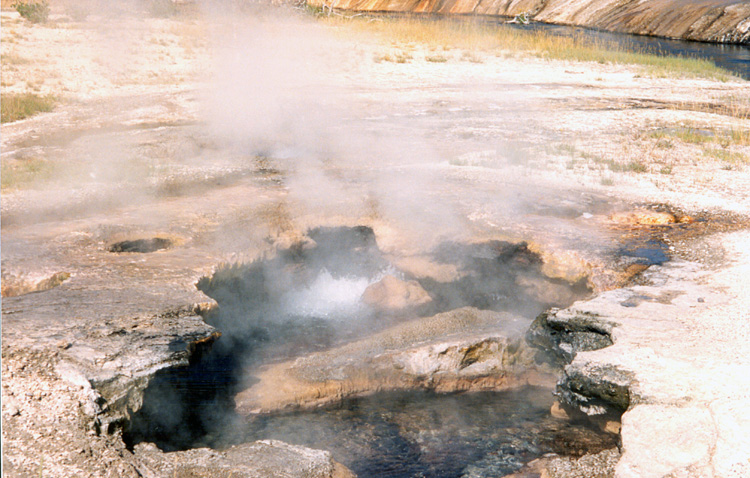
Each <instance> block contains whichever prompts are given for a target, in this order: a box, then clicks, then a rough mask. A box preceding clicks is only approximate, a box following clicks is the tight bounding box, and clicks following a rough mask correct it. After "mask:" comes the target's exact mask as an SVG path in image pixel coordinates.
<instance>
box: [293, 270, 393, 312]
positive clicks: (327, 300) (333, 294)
mask: <svg viewBox="0 0 750 478" xmlns="http://www.w3.org/2000/svg"><path fill="white" fill-rule="evenodd" d="M380 278H381V277H372V278H368V277H355V276H346V277H333V275H331V273H330V272H328V271H327V270H326V269H323V270H322V271H321V272H320V274H318V277H316V278H315V280H314V281H313V282H312V283H310V284H309V285H308V286H306V287H304V288H301V289H296V290H292V291H288V292H286V293H284V295H282V297H281V303H282V304H283V312H284V313H285V314H289V315H302V316H310V317H319V318H338V317H341V316H350V315H351V314H355V313H357V312H358V311H359V310H360V308H361V307H362V303H361V301H360V298H361V297H362V294H363V293H364V291H365V289H367V287H368V286H369V285H370V284H372V283H373V282H376V281H378V280H380Z"/></svg>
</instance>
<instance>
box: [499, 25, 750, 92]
mask: <svg viewBox="0 0 750 478" xmlns="http://www.w3.org/2000/svg"><path fill="white" fill-rule="evenodd" d="M495 22H496V23H497V22H498V21H497V20H495ZM503 26H507V27H511V28H522V29H526V30H534V31H544V32H547V33H550V34H553V35H560V36H570V37H581V38H584V39H586V40H591V41H594V42H596V43H599V44H604V45H611V46H613V47H618V48H621V49H624V50H629V51H634V52H642V53H650V54H654V55H659V56H682V57H686V58H697V59H703V60H709V61H712V62H714V63H715V64H716V65H718V66H720V67H721V68H724V69H725V70H728V71H731V72H732V73H735V74H737V75H739V76H740V77H742V78H744V79H747V80H750V46H747V45H736V44H725V43H707V42H697V41H685V40H671V39H668V38H658V37H650V36H645V35H629V34H625V33H613V32H606V31H601V30H592V29H588V28H582V27H573V26H565V25H551V24H546V23H530V24H528V25H518V24H507V25H506V24H503Z"/></svg>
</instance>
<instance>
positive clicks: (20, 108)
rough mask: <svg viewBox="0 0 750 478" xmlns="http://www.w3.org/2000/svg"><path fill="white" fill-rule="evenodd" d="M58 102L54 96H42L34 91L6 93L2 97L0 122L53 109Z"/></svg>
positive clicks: (16, 119)
mask: <svg viewBox="0 0 750 478" xmlns="http://www.w3.org/2000/svg"><path fill="white" fill-rule="evenodd" d="M56 103H57V99H56V98H55V97H54V96H51V95H46V96H40V95H36V94H34V93H14V94H6V95H3V96H2V98H0V110H1V114H0V122H2V123H10V122H12V121H18V120H22V119H24V118H28V117H29V116H32V115H35V114H36V113H44V112H48V111H52V109H53V108H54V107H55V104H56Z"/></svg>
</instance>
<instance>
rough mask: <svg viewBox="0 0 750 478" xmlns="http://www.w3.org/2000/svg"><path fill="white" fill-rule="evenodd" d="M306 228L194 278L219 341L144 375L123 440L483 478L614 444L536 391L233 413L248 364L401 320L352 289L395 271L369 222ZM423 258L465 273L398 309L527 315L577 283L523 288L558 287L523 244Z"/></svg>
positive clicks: (377, 473)
mask: <svg viewBox="0 0 750 478" xmlns="http://www.w3.org/2000/svg"><path fill="white" fill-rule="evenodd" d="M309 235H310V237H311V238H313V239H314V241H315V246H314V247H313V248H310V249H305V250H304V251H301V252H300V251H296V250H290V251H281V252H280V253H279V254H278V255H277V256H276V257H273V258H271V259H268V260H263V261H257V262H253V263H250V264H247V265H244V266H237V267H227V268H224V269H220V270H218V271H217V272H216V273H215V275H214V276H213V278H211V279H210V280H208V279H206V280H202V281H201V282H199V288H201V290H203V291H204V292H206V293H207V294H208V295H209V296H212V297H214V298H216V299H217V301H218V302H219V303H220V305H221V309H220V314H219V315H218V316H215V317H212V320H213V321H215V322H214V323H213V325H216V326H217V328H218V329H219V330H221V331H222V334H223V336H222V338H221V339H220V340H219V341H218V342H217V343H216V344H214V346H213V347H212V349H211V350H210V352H208V353H206V354H204V355H200V356H196V357H195V358H194V360H193V361H192V362H191V364H190V366H189V367H183V368H180V367H177V368H174V369H167V370H163V371H160V372H159V373H157V376H156V377H154V379H153V380H152V381H151V383H150V384H149V386H148V388H147V390H146V391H145V395H144V399H143V407H142V408H141V409H140V410H139V411H138V412H137V413H136V414H134V415H133V416H132V418H131V421H130V423H129V425H128V429H127V430H126V433H125V434H124V439H125V441H126V443H128V446H133V444H135V443H139V442H141V441H149V442H153V443H156V444H157V446H159V447H160V448H162V449H163V450H181V449H188V448H194V447H205V446H208V447H212V448H218V449H221V448H223V447H227V446H231V445H233V444H236V443H244V442H248V441H253V440H258V439H280V440H284V441H287V442H290V443H295V444H300V445H305V446H309V447H311V448H316V449H324V450H329V451H331V452H332V454H333V457H334V458H335V459H336V460H338V461H340V462H342V463H344V464H345V465H347V466H349V467H350V468H351V469H352V470H354V471H355V472H356V473H357V475H358V476H360V477H361V478H364V477H383V476H391V477H404V478H405V477H426V476H430V477H456V478H458V477H463V476H466V477H477V478H479V477H490V476H493V477H496V476H503V475H505V474H508V473H511V472H513V471H515V470H517V469H519V468H520V467H521V466H522V465H523V464H525V463H527V462H528V461H530V460H532V459H534V458H537V457H539V456H541V455H543V454H544V453H548V452H556V453H560V454H563V455H570V454H576V453H584V452H596V451H599V450H601V449H604V448H611V447H613V446H615V440H616V437H614V436H612V435H606V434H603V433H600V432H598V431H595V430H589V429H586V428H584V427H582V426H578V425H575V424H571V423H569V422H562V421H557V420H555V419H554V418H552V417H551V416H550V413H549V409H550V406H551V404H552V400H553V397H552V391H551V390H548V389H533V388H529V389H526V390H519V391H514V392H502V393H489V392H487V393H465V394H451V395H438V394H435V393H430V392H425V391H412V392H399V393H378V394H376V395H374V396H371V397H364V398H354V399H348V400H345V401H343V403H341V404H340V405H339V406H336V407H332V408H326V409H320V410H314V411H308V412H304V413H303V412H299V413H287V414H278V415H275V416H260V417H252V418H247V417H241V416H238V415H237V414H236V413H235V411H234V396H235V394H236V393H237V392H239V391H240V390H242V389H243V388H244V387H246V386H247V385H248V383H252V381H253V380H254V377H252V374H250V375H248V374H247V372H248V371H253V370H255V369H257V366H258V365H260V364H263V363H268V362H273V361H278V360H284V359H292V358H295V357H302V356H305V355H306V354H308V353H310V352H314V351H317V350H326V349H330V348H331V347H334V346H336V345H338V344H340V343H346V342H348V341H351V340H356V339H358V338H361V337H362V336H364V335H368V334H372V333H374V332H375V331H377V330H380V329H382V328H384V327H389V326H390V325H392V324H394V323H398V321H400V320H403V317H400V315H399V314H393V315H391V316H389V315H388V314H383V313H377V314H376V313H374V311H373V310H372V309H370V308H369V307H367V306H366V305H362V302H361V297H362V294H363V293H364V291H365V289H366V288H367V287H368V286H369V285H370V284H372V283H374V282H377V281H378V280H380V279H381V278H382V277H383V276H384V275H385V274H392V275H396V276H400V277H402V278H408V276H406V275H405V273H403V272H399V271H398V270H397V269H396V268H395V267H394V266H392V265H391V264H389V263H388V261H387V260H385V258H384V257H383V256H382V253H381V252H380V250H379V248H378V247H377V244H376V242H375V240H374V233H373V232H372V230H371V229H369V228H366V227H355V228H321V229H317V230H313V231H310V232H309ZM434 260H435V261H436V263H450V264H455V265H456V267H457V268H458V269H460V270H461V271H462V272H464V274H463V275H462V276H461V277H459V278H457V279H455V280H454V281H452V282H447V283H443V282H438V281H436V280H434V279H421V283H422V285H423V287H424V288H425V290H427V291H428V292H429V293H430V295H431V296H433V299H434V304H431V305H427V306H425V307H428V308H427V309H424V310H418V311H413V312H411V313H418V314H420V315H422V314H424V316H429V315H432V314H435V313H437V312H440V311H445V310H452V309H456V308H460V307H464V306H467V305H469V306H474V307H479V308H483V309H487V310H498V311H514V312H517V313H519V314H520V316H521V317H527V318H528V319H529V320H530V319H531V318H533V317H534V316H535V315H536V314H537V313H539V312H540V311H541V310H543V309H544V308H546V307H547V305H546V304H547V302H550V303H551V304H552V305H557V306H561V305H565V304H567V303H569V302H572V300H574V299H575V298H576V297H579V295H580V294H585V293H586V291H587V289H581V290H578V286H577V285H572V286H571V285H568V287H569V288H570V298H569V300H568V301H567V302H566V300H565V299H560V298H559V294H557V293H556V294H555V297H556V298H555V299H554V300H548V299H545V298H544V297H540V296H535V295H534V294H529V293H527V291H525V289H524V288H523V286H522V285H520V284H522V283H523V281H519V280H517V279H518V276H519V275H522V276H523V277H524V278H525V279H527V280H529V279H530V278H533V277H537V278H538V279H539V280H540V281H542V282H539V283H540V284H542V283H544V284H549V285H550V286H552V285H554V286H555V287H557V289H559V287H560V284H556V283H555V284H553V283H552V282H550V281H549V279H546V278H545V277H544V276H543V275H542V274H541V272H540V267H541V261H540V260H539V258H538V257H537V256H536V255H535V254H534V253H533V252H531V251H529V250H528V248H527V247H526V245H525V244H511V243H505V242H502V241H489V242H487V243H480V244H461V243H452V242H450V243H445V244H443V245H442V246H441V247H438V248H437V249H436V250H435V251H434ZM561 300H562V302H561ZM519 304H520V305H519ZM409 318H411V317H409Z"/></svg>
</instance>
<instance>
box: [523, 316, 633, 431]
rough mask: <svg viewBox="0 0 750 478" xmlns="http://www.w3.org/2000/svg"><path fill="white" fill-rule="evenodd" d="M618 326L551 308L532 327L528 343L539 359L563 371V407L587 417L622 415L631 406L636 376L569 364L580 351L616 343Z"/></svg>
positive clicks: (560, 386)
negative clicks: (615, 329)
mask: <svg viewBox="0 0 750 478" xmlns="http://www.w3.org/2000/svg"><path fill="white" fill-rule="evenodd" d="M617 325H618V324H617V323H616V322H614V321H612V320H609V319H606V318H604V317H600V316H597V315H595V314H591V313H588V312H581V311H578V310H576V309H572V308H571V309H562V310H561V309H551V310H550V311H549V312H546V313H543V314H540V315H539V316H538V317H537V318H536V319H535V320H534V322H533V323H532V324H531V326H530V327H529V330H528V332H527V334H526V341H527V343H529V344H530V345H531V346H533V347H536V348H537V349H538V350H539V352H540V353H539V354H538V357H539V358H541V359H542V360H546V361H551V362H553V363H554V364H555V365H557V366H558V367H561V368H562V376H561V378H560V380H559V381H558V383H557V391H556V395H557V396H558V397H559V398H560V399H561V401H562V403H563V404H564V405H567V406H568V407H572V408H573V409H575V410H578V411H580V412H583V413H584V414H586V415H587V416H619V415H621V414H622V413H623V412H625V411H626V410H627V409H628V407H629V405H630V391H629V386H630V385H631V384H632V382H633V375H632V374H631V373H629V372H626V371H622V370H618V369H616V368H614V367H589V368H587V369H586V370H585V371H582V370H578V369H575V368H572V367H569V366H568V365H569V364H571V362H573V359H574V358H575V356H576V355H577V354H578V352H583V351H590V350H598V349H601V348H604V347H608V346H610V345H612V344H613V343H614V339H613V337H612V333H613V330H614V328H615V327H617Z"/></svg>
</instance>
